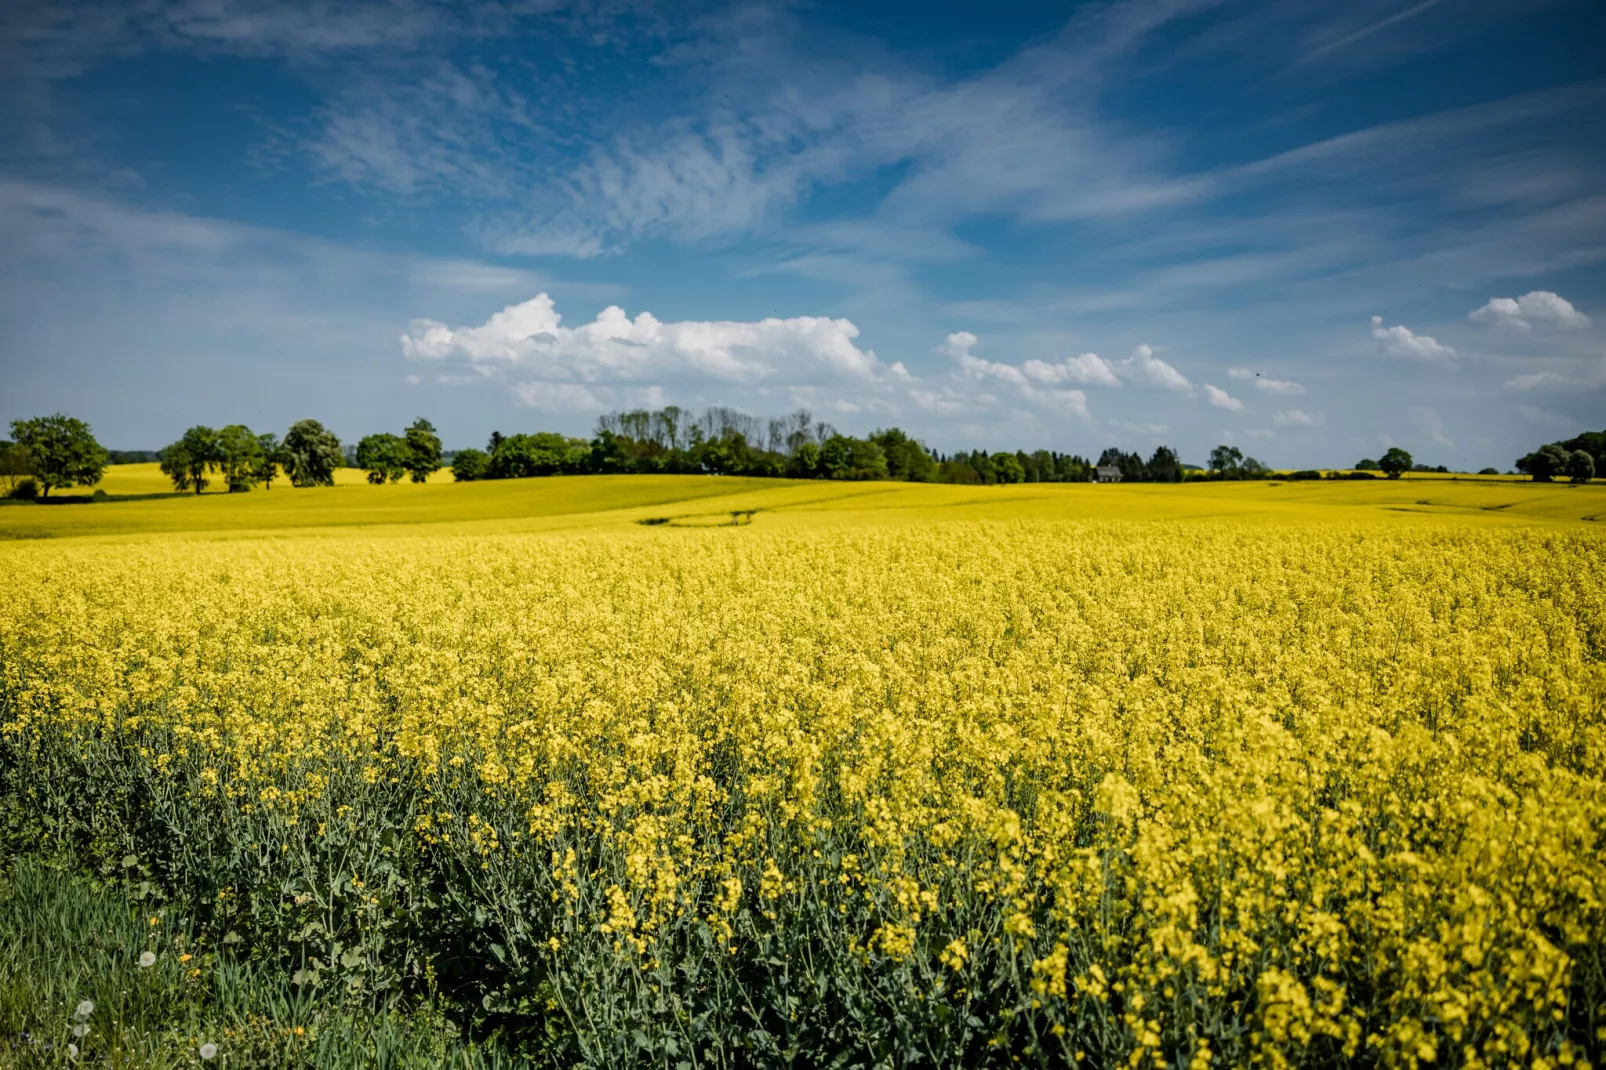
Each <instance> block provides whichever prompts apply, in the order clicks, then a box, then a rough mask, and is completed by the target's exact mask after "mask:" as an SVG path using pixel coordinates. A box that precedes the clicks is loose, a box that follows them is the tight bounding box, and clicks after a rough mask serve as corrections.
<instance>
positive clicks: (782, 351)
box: [401, 293, 888, 410]
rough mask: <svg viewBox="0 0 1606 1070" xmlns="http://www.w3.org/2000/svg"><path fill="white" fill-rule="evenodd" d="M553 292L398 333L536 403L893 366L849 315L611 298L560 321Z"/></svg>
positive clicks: (878, 373) (878, 374) (593, 403)
mask: <svg viewBox="0 0 1606 1070" xmlns="http://www.w3.org/2000/svg"><path fill="white" fill-rule="evenodd" d="M561 320H562V317H561V316H559V315H558V313H557V310H556V308H555V307H554V305H553V302H552V299H551V298H550V297H548V296H547V295H546V294H544V293H543V294H538V295H537V296H535V297H533V298H531V299H530V300H528V301H525V302H523V303H522V304H517V305H509V306H508V307H507V308H504V309H503V310H502V311H500V312H498V313H496V314H495V315H494V316H492V317H491V318H490V319H489V320H487V321H486V322H485V323H484V324H482V325H481V326H478V327H448V326H447V325H446V324H444V323H440V322H438V321H435V320H423V319H421V320H414V321H413V323H412V326H411V329H410V330H409V331H408V333H407V334H405V335H403V336H402V338H401V345H402V353H403V355H404V356H406V358H407V359H408V360H413V361H454V362H458V363H462V364H466V365H468V366H469V367H472V368H474V369H475V370H477V371H479V372H481V373H482V374H485V375H498V374H506V375H508V376H509V377H510V378H514V379H516V380H517V381H516V382H514V383H513V385H512V386H511V389H512V390H513V392H514V394H515V395H517V396H518V397H519V398H520V399H521V400H523V401H524V402H525V403H526V404H530V405H534V406H536V407H539V408H550V409H553V410H561V409H564V408H573V407H582V408H595V407H598V406H600V405H605V404H608V403H609V402H610V401H611V399H612V396H613V395H612V394H611V393H608V392H607V391H608V388H609V387H611V386H615V385H622V384H636V383H641V382H643V381H646V380H649V379H658V378H663V377H666V376H681V377H688V376H689V377H692V378H702V379H709V380H713V381H716V382H721V383H733V384H741V385H749V386H751V385H757V384H761V383H765V382H769V381H774V380H783V381H784V382H785V383H787V384H789V385H796V384H798V383H805V382H820V381H854V382H858V383H861V384H865V385H869V384H873V383H875V382H876V381H877V380H879V379H881V378H883V377H884V376H886V374H887V371H888V370H887V369H885V368H884V367H883V366H882V365H881V364H880V362H879V361H877V360H876V356H875V354H874V353H873V352H871V351H869V350H864V349H860V348H859V347H858V345H857V344H856V343H855V342H854V339H855V338H857V337H858V335H859V329H858V328H857V327H856V326H854V325H853V323H852V322H851V321H850V320H845V319H828V318H825V317H819V316H799V317H795V318H792V319H764V320H759V321H757V322H752V323H742V322H730V321H714V322H699V321H687V322H681V323H663V322H661V321H659V320H658V319H656V318H654V317H653V315H652V314H651V313H650V312H642V313H640V314H639V315H637V316H636V317H635V318H634V319H631V318H630V317H628V316H627V315H626V314H625V312H624V310H623V309H621V308H619V307H617V306H614V305H610V306H609V307H607V308H605V309H603V310H602V311H601V312H600V313H598V315H597V318H596V319H595V320H593V321H592V322H590V323H587V324H583V325H581V326H579V327H565V326H563V324H562V322H561Z"/></svg>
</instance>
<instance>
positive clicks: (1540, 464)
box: [1517, 442, 1572, 483]
mask: <svg viewBox="0 0 1606 1070" xmlns="http://www.w3.org/2000/svg"><path fill="white" fill-rule="evenodd" d="M1571 459H1572V454H1571V453H1569V452H1567V450H1565V449H1563V448H1562V447H1561V446H1560V445H1559V444H1557V443H1554V442H1552V443H1551V444H1550V445H1548V446H1541V447H1540V448H1539V449H1537V450H1535V451H1534V452H1532V453H1530V454H1528V456H1526V457H1519V458H1518V459H1517V471H1519V472H1527V473H1528V474H1529V475H1530V476H1532V477H1533V481H1534V482H1535V483H1549V482H1550V481H1551V479H1553V478H1554V477H1556V476H1558V475H1561V474H1562V473H1563V472H1565V471H1566V470H1567V464H1568V462H1569V461H1570V460H1571Z"/></svg>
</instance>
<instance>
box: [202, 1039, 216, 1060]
mask: <svg viewBox="0 0 1606 1070" xmlns="http://www.w3.org/2000/svg"><path fill="white" fill-rule="evenodd" d="M216 1054H217V1045H216V1044H213V1043H210V1042H208V1043H206V1044H202V1045H201V1058H203V1059H210V1058H212V1057H213V1056H214V1055H216Z"/></svg>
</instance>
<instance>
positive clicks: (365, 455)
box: [357, 431, 427, 485]
mask: <svg viewBox="0 0 1606 1070" xmlns="http://www.w3.org/2000/svg"><path fill="white" fill-rule="evenodd" d="M410 461H411V458H410V456H409V451H408V449H407V443H406V442H405V441H404V440H403V439H401V438H399V437H397V436H396V435H392V434H390V433H389V432H387V431H381V432H380V433H379V434H377V435H364V436H363V437H362V440H361V441H360V442H358V443H357V467H358V468H365V469H367V470H368V482H370V483H373V484H375V485H378V484H381V483H384V482H385V481H386V480H389V481H390V482H392V483H395V482H396V481H397V480H399V479H401V477H402V476H403V475H405V474H406V473H407V467H408V464H409V463H410ZM426 478H427V477H426Z"/></svg>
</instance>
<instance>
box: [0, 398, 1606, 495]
mask: <svg viewBox="0 0 1606 1070" xmlns="http://www.w3.org/2000/svg"><path fill="white" fill-rule="evenodd" d="M11 433H12V438H13V439H14V441H12V442H5V441H0V485H4V486H5V488H6V490H7V493H8V494H9V495H10V496H12V497H35V496H37V497H48V496H49V494H50V492H51V491H52V490H54V489H56V488H60V487H73V486H93V485H94V484H96V483H98V482H99V481H100V479H101V477H102V475H103V474H104V471H105V468H106V466H107V465H108V464H110V463H114V462H122V463H127V462H132V461H142V460H148V459H151V458H154V459H155V460H156V461H157V462H158V463H159V464H160V466H161V470H162V472H163V473H164V474H165V475H166V476H167V477H168V479H169V480H171V481H172V484H173V487H174V489H175V490H178V491H183V492H193V493H196V494H199V493H201V492H202V491H203V490H205V489H206V488H207V487H208V486H211V485H212V483H213V482H214V481H215V480H221V481H222V483H223V485H224V486H225V487H226V488H227V489H228V490H229V491H230V492H231V493H238V492H243V491H248V490H251V489H252V488H254V487H258V486H261V487H264V488H271V487H272V485H273V482H274V480H275V479H277V478H279V476H280V475H281V474H282V475H283V476H284V477H285V478H286V479H288V480H289V482H290V483H291V485H292V486H296V487H318V486H329V485H332V484H333V483H334V473H335V470H336V469H337V468H341V467H346V466H347V465H348V461H350V462H354V464H353V466H354V467H357V468H361V469H363V470H364V471H365V472H366V473H367V478H368V481H369V482H370V483H375V484H383V483H394V482H398V481H400V480H401V479H402V478H404V477H406V478H408V479H411V480H412V481H413V482H415V483H423V482H426V481H428V480H429V478H430V477H431V476H432V475H433V474H434V473H436V472H438V471H440V470H441V468H442V467H444V466H445V465H446V464H447V463H448V462H450V464H451V471H452V475H453V477H454V478H455V479H456V480H458V481H459V482H473V481H477V480H485V479H520V478H527V477H531V476H546V475H572V474H582V473H587V474H624V473H662V474H704V475H707V474H715V475H745V476H759V477H786V478H792V479H836V480H862V479H884V480H905V481H911V482H922V483H960V484H1008V483H1075V482H1085V481H1088V480H1091V479H1094V478H1096V474H1097V473H1098V472H1099V470H1100V469H1104V470H1105V471H1106V472H1108V471H1110V470H1113V471H1114V472H1115V473H1118V474H1119V478H1120V479H1121V481H1122V482H1129V483H1130V482H1137V483H1178V482H1182V481H1184V480H1199V479H1212V480H1218V479H1227V480H1231V479H1264V478H1269V477H1271V476H1272V475H1273V472H1272V470H1271V469H1270V468H1268V467H1267V466H1266V465H1265V464H1263V463H1261V462H1260V461H1258V460H1256V459H1255V458H1253V457H1246V456H1245V455H1244V454H1243V452H1242V451H1241V450H1240V449H1238V448H1237V447H1236V446H1227V445H1220V446H1217V447H1216V448H1215V449H1213V450H1212V451H1211V452H1210V464H1209V467H1208V468H1198V467H1196V466H1193V465H1184V464H1182V463H1181V460H1180V458H1179V457H1178V455H1177V452H1176V450H1174V449H1172V448H1171V447H1169V446H1164V445H1162V446H1157V447H1155V449H1154V452H1153V453H1152V454H1150V455H1149V457H1148V458H1147V459H1144V458H1143V456H1142V455H1141V454H1138V453H1135V452H1127V451H1124V450H1121V449H1119V448H1117V447H1110V448H1109V449H1106V450H1105V451H1104V452H1103V453H1101V454H1100V455H1099V458H1098V461H1097V462H1093V461H1089V460H1088V459H1086V458H1085V457H1082V456H1080V455H1077V454H1071V453H1058V452H1054V451H1050V450H1036V451H1034V452H1031V453H1028V452H1026V451H1024V450H1016V451H1014V452H1009V451H1000V452H996V453H989V452H988V451H986V450H975V451H971V452H964V451H961V452H957V453H953V454H948V455H944V454H941V453H939V452H937V451H935V450H932V449H930V448H928V447H927V446H926V445H925V444H924V443H923V442H921V441H919V440H918V439H916V438H914V437H912V436H910V435H909V434H908V433H906V432H905V431H903V430H901V429H900V428H897V427H889V428H883V429H880V430H877V431H875V432H873V433H871V434H869V435H867V436H865V437H863V438H857V437H855V436H852V435H844V434H842V433H840V432H839V431H837V429H836V428H835V427H833V426H831V424H829V423H827V422H825V421H817V420H815V419H814V417H813V416H812V414H810V413H809V411H808V410H807V409H799V410H797V411H796V412H793V413H791V414H789V415H787V416H783V417H777V418H771V419H762V418H759V417H755V416H750V415H748V414H746V413H742V412H738V411H737V410H735V409H729V408H724V407H718V406H716V407H713V408H709V409H706V410H704V411H703V412H702V413H701V414H700V415H698V414H693V413H691V412H690V411H688V410H684V409H681V408H679V407H677V406H674V405H669V406H665V407H664V408H661V409H655V410H647V409H636V410H632V411H629V412H612V413H608V414H606V415H604V416H602V417H599V418H598V420H597V425H596V429H595V433H594V435H593V437H591V438H590V439H585V438H575V437H571V436H568V435H563V434H560V433H558V432H554V431H537V432H533V433H529V434H522V433H521V434H513V435H504V434H502V433H501V432H492V434H491V438H490V441H489V442H488V443H487V444H486V448H485V449H483V450H479V449H464V450H459V451H457V452H456V453H455V455H449V454H447V453H446V452H445V451H444V450H443V449H442V447H441V440H440V436H439V435H437V434H436V432H435V428H434V425H432V424H431V423H430V422H429V421H428V420H426V419H423V418H422V417H420V418H419V419H417V420H415V421H413V423H412V424H411V425H410V426H408V427H407V428H406V429H404V430H403V431H402V432H401V433H400V434H391V433H389V432H380V433H377V434H371V435H366V436H364V437H363V438H362V439H361V440H360V441H359V442H358V443H357V446H356V447H355V450H354V451H353V452H352V453H351V454H349V455H348V453H347V452H346V450H345V449H344V448H343V447H342V446H341V443H340V439H339V438H337V437H336V436H335V435H334V433H333V432H331V431H329V430H328V429H327V428H325V427H324V426H323V424H321V423H319V422H318V421H317V420H299V421H297V422H296V423H294V424H292V425H291V426H290V428H289V430H287V431H286V432H285V434H284V436H283V437H282V438H281V437H279V436H277V435H274V434H271V433H266V434H259V433H257V432H254V431H252V430H251V429H250V428H248V427H246V426H245V425H243V424H229V425H228V426H226V427H222V428H217V429H214V428H211V427H208V426H205V425H197V426H195V427H191V428H190V429H189V430H187V431H185V432H184V434H183V435H182V436H181V437H180V438H179V439H178V441H176V442H173V443H171V444H170V445H168V446H167V447H166V448H164V449H162V450H157V451H142V450H125V451H110V450H106V449H105V448H103V447H102V446H101V445H100V444H99V443H98V442H96V441H95V438H94V435H93V434H92V433H91V431H90V428H89V425H88V424H86V423H84V422H83V421H82V420H78V419H75V418H73V417H70V416H66V415H63V414H60V413H58V414H56V415H53V416H43V417H36V418H33V419H29V420H14V421H12V424H11ZM1516 467H1517V470H1518V471H1521V472H1525V473H1528V474H1529V475H1531V476H1532V477H1533V478H1534V479H1535V480H1537V481H1540V482H1548V481H1551V480H1553V479H1555V478H1558V477H1566V478H1569V479H1571V480H1573V481H1574V482H1588V481H1589V480H1590V479H1592V478H1593V477H1594V475H1595V473H1596V472H1598V471H1601V470H1602V468H1606V432H1599V431H1591V432H1587V433H1585V434H1582V435H1579V436H1577V437H1576V438H1573V439H1569V440H1567V441H1565V442H1556V443H1551V444H1549V445H1546V446H1543V447H1541V448H1540V449H1538V450H1535V451H1534V452H1533V453H1530V454H1528V455H1526V456H1524V457H1522V458H1520V459H1518V461H1517V462H1516ZM1356 469H1357V470H1358V471H1356V472H1355V473H1353V474H1355V475H1360V474H1361V473H1366V474H1367V476H1368V477H1369V476H1370V473H1371V472H1381V473H1382V474H1384V475H1386V476H1388V477H1389V478H1392V479H1397V478H1399V477H1400V476H1401V475H1402V474H1404V473H1406V472H1410V471H1418V472H1422V471H1439V472H1443V471H1447V470H1446V469H1445V468H1443V467H1442V466H1441V467H1439V468H1436V469H1434V468H1429V467H1427V466H1425V465H1421V464H1415V463H1413V459H1412V457H1411V455H1410V454H1409V453H1407V452H1406V451H1405V450H1403V449H1400V448H1399V447H1391V448H1390V449H1389V451H1388V452H1387V453H1385V454H1383V456H1382V457H1381V458H1380V459H1378V460H1372V459H1370V458H1365V459H1362V460H1361V461H1360V462H1359V464H1357V465H1356ZM1494 471H1495V470H1494V469H1492V468H1486V469H1484V470H1483V473H1484V474H1492V473H1494ZM1286 478H1292V479H1300V478H1310V479H1316V478H1322V473H1320V472H1316V471H1308V472H1295V473H1293V474H1292V475H1290V476H1287V477H1286Z"/></svg>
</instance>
